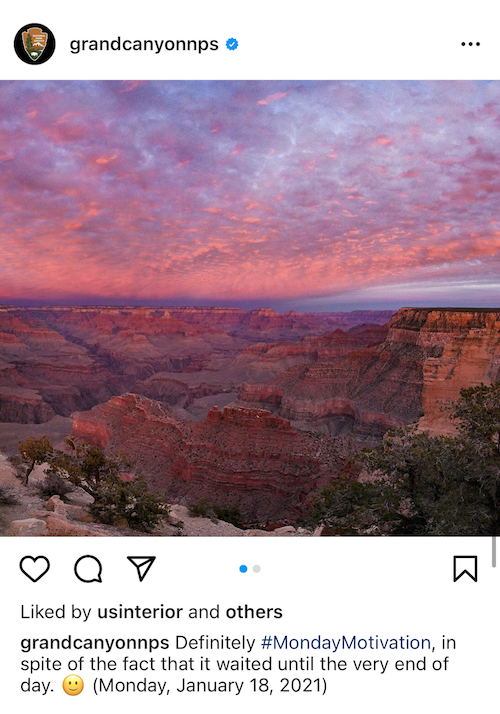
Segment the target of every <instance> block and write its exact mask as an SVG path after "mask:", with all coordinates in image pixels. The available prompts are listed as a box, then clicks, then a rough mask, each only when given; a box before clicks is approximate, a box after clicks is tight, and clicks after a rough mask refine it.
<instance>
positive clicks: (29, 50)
mask: <svg viewBox="0 0 500 714" xmlns="http://www.w3.org/2000/svg"><path fill="white" fill-rule="evenodd" d="M55 48H56V41H55V38H54V35H53V33H52V32H51V31H50V30H49V28H48V27H46V26H45V25H42V24H41V23H39V22H31V23H29V24H28V25H24V27H21V29H20V30H19V32H18V33H17V35H16V37H15V39H14V49H15V51H16V54H17V56H18V57H19V59H21V60H22V61H23V62H26V63H27V64H43V63H44V62H47V60H49V59H50V58H51V57H52V55H53V54H54V50H55Z"/></svg>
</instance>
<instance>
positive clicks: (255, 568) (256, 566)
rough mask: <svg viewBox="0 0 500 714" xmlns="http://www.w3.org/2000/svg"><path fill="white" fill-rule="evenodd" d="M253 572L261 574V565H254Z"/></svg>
mask: <svg viewBox="0 0 500 714" xmlns="http://www.w3.org/2000/svg"><path fill="white" fill-rule="evenodd" d="M252 570H253V572H254V573H260V565H254V566H253V568H252Z"/></svg>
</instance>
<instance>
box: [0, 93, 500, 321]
mask: <svg viewBox="0 0 500 714" xmlns="http://www.w3.org/2000/svg"><path fill="white" fill-rule="evenodd" d="M499 167H500V82H232V81H231V82H170V81H165V82H144V83H140V82H44V81H35V82H20V81H18V82H0V301H1V302H4V303H5V302H8V303H21V304H26V303H31V304H38V303H49V304H50V303H54V304H61V303H68V304H77V303H84V304H87V303H89V304H90V303H93V304H99V303H102V304H106V303H108V304H121V303H124V304H151V305H161V304H163V305H169V304H170V305H172V304H195V305H196V304H199V305H203V304H205V305H207V304H208V305H235V306H240V307H256V306H270V307H274V308H275V309H278V310H286V309H290V308H294V309H297V310H304V311H311V310H328V309H333V310H334V309H356V308H358V307H362V308H368V307H375V308H397V307H400V306H402V305H433V304H434V305H438V304H439V305H478V306H481V305H484V306H488V305H489V306H498V305H499V303H500V294H499V286H500V174H499Z"/></svg>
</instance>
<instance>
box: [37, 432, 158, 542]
mask: <svg viewBox="0 0 500 714" xmlns="http://www.w3.org/2000/svg"><path fill="white" fill-rule="evenodd" d="M66 446H67V447H68V451H67V452H62V451H58V452H57V453H56V455H55V456H54V458H53V459H52V461H51V465H50V468H49V470H48V472H47V473H49V474H54V473H55V474H58V475H60V476H62V477H63V478H66V479H67V480H68V481H70V482H71V483H72V484H73V485H74V486H79V487H80V488H82V489H83V490H84V491H86V492H87V493H88V494H90V495H91V496H92V498H93V499H94V502H93V503H92V505H91V506H90V511H91V513H92V514H93V515H94V516H95V517H96V518H98V519H99V520H100V521H101V522H103V523H108V524H111V525H115V524H116V523H119V522H120V521H121V520H125V521H126V522H127V524H128V525H129V526H130V527H131V528H136V529H140V530H146V531H147V530H150V529H151V528H153V527H154V526H156V525H158V523H159V522H160V521H161V520H162V518H165V517H166V516H168V513H169V507H168V505H167V504H166V503H164V502H163V501H162V500H161V499H160V498H159V497H158V496H156V495H154V494H152V493H150V492H149V491H148V488H147V485H146V482H145V481H144V479H143V478H142V477H141V476H138V477H136V478H135V479H133V480H132V481H124V480H123V479H122V478H121V477H120V475H121V474H123V473H124V472H125V471H129V470H130V468H131V463H130V461H129V460H128V459H127V458H126V457H125V456H124V455H118V456H115V455H108V454H106V453H105V452H104V451H103V450H102V449H101V448H100V447H98V446H93V445H92V444H88V443H85V442H79V441H77V440H75V439H71V438H68V439H66Z"/></svg>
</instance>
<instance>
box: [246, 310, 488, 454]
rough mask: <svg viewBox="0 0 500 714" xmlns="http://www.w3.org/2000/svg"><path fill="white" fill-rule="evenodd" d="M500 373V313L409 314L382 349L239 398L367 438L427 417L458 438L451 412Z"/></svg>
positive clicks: (293, 372) (308, 368)
mask: <svg viewBox="0 0 500 714" xmlns="http://www.w3.org/2000/svg"><path fill="white" fill-rule="evenodd" d="M499 375H500V310H488V309H477V310H473V309H471V310H468V309H465V308H463V309H454V308H441V309H418V308H404V309H401V310H399V312H398V313H396V315H394V317H393V318H392V319H391V321H390V323H389V329H388V333H387V336H386V338H385V340H383V341H382V342H380V343H379V344H375V345H372V346H368V347H365V348H362V349H353V350H351V351H349V352H347V353H346V354H339V355H338V356H337V357H334V356H333V355H332V358H331V359H330V360H327V361H326V362H324V363H323V362H322V363H317V364H307V365H298V366H294V367H292V368H290V369H287V370H285V371H284V372H283V373H282V374H280V375H279V376H278V377H277V378H275V379H274V380H272V381H270V382H266V383H263V384H260V385H259V384H251V385H248V384H243V385H242V387H241V389H240V392H239V399H240V403H242V404H259V403H260V404H265V405H269V406H270V407H271V408H274V409H276V410H277V413H278V414H280V415H281V416H283V417H286V418H289V419H291V420H292V421H294V422H300V423H302V425H303V424H304V423H307V424H309V425H310V426H311V425H312V426H314V427H315V428H317V429H323V430H325V431H329V432H330V433H333V434H339V433H344V432H349V433H351V434H353V435H354V436H355V437H357V438H358V439H360V440H364V439H368V440H373V439H374V438H375V439H376V438H380V437H381V436H382V435H383V434H384V433H385V431H387V429H389V428H391V427H394V426H397V425H398V424H399V425H402V424H407V423H412V422H416V421H418V420H419V419H420V418H421V420H420V426H421V428H423V429H427V430H430V431H432V432H433V433H450V432H452V431H453V425H452V424H451V423H450V420H449V412H447V408H448V407H449V406H450V404H451V403H452V402H454V401H456V399H457V398H458V397H459V395H460V390H461V389H462V388H463V387H469V386H475V385H477V384H481V382H484V383H486V384H490V383H491V382H493V381H495V380H497V379H498V378H499Z"/></svg>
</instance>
